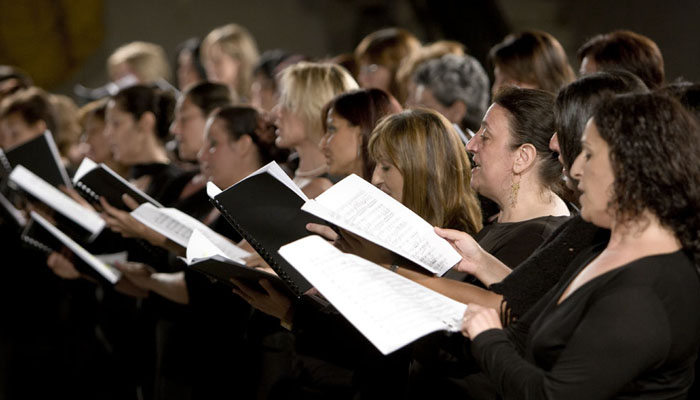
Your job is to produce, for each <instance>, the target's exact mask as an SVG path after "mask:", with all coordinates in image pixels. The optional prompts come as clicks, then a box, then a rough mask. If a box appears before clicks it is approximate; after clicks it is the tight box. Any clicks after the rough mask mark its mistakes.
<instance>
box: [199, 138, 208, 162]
mask: <svg viewBox="0 0 700 400" xmlns="http://www.w3.org/2000/svg"><path fill="white" fill-rule="evenodd" d="M208 154H209V150H208V149H207V144H206V143H205V144H204V145H203V146H202V148H200V149H199V151H198V152H197V160H199V162H200V163H203V162H205V161H207V159H209V157H208Z"/></svg>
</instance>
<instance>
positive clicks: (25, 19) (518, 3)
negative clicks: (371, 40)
mask: <svg viewBox="0 0 700 400" xmlns="http://www.w3.org/2000/svg"><path fill="white" fill-rule="evenodd" d="M229 22H236V23H239V24H242V25H244V26H246V27H247V28H248V29H249V30H250V31H251V32H252V33H253V35H254V36H255V38H256V40H257V42H258V46H259V48H260V50H261V51H262V50H266V49H272V48H283V49H285V50H288V51H293V52H299V53H303V54H307V55H309V56H311V57H323V56H328V55H335V54H338V53H342V52H348V51H351V50H352V48H353V47H354V46H355V45H356V44H357V43H358V41H359V40H360V39H361V38H362V36H364V35H365V34H367V33H369V32H371V31H373V30H375V29H379V28H382V27H386V26H401V27H404V28H407V29H409V30H411V31H412V32H414V33H415V34H416V35H417V36H418V37H419V38H420V39H421V40H423V41H426V42H427V41H433V40H436V39H443V38H447V39H455V40H458V41H461V42H462V43H464V44H465V45H466V46H467V48H468V50H469V52H470V53H471V54H472V55H474V56H476V57H477V58H479V59H480V60H481V61H482V62H484V59H485V54H486V52H487V51H488V49H489V48H490V47H491V46H492V45H493V44H495V43H497V42H498V41H500V40H501V39H502V38H503V36H504V35H505V34H507V33H508V32H514V31H519V30H523V29H530V28H536V29H542V30H545V31H548V32H550V33H552V34H553V35H555V36H556V37H557V38H558V39H559V40H560V41H561V43H562V44H563V46H564V48H565V49H566V50H567V52H568V54H569V57H570V59H571V62H572V66H573V67H574V68H575V69H578V62H577V60H576V56H575V51H576V49H577V48H578V47H579V46H580V45H581V44H582V43H583V42H584V41H585V40H586V39H587V38H589V37H591V36H592V35H594V34H596V33H602V32H607V31H611V30H613V29H622V28H624V29H631V30H634V31H637V32H639V33H642V34H644V35H646V36H649V37H650V38H652V39H653V40H655V41H656V42H657V43H658V45H659V47H660V48H661V51H662V52H663V55H664V59H665V61H666V74H667V79H668V80H674V79H676V78H678V77H684V78H686V79H690V80H696V81H698V80H700V1H697V0H666V1H658V0H586V1H582V0H579V1H571V0H562V1H556V0H430V1H429V0H393V1H376V0H355V1H351V0H258V1H241V0H238V1H236V0H229V1H222V0H0V64H13V65H17V66H20V67H21V68H23V69H24V70H26V71H27V72H29V73H30V75H31V76H32V77H33V78H34V80H35V82H36V84H37V85H39V86H42V87H44V88H46V89H48V90H51V91H55V92H58V93H63V94H69V95H70V94H72V88H73V86H74V85H75V84H76V83H81V84H83V85H86V86H89V87H95V86H100V85H102V84H104V83H105V82H106V80H107V75H106V72H105V60H106V58H107V56H108V55H109V54H110V52H111V51H112V50H114V49H115V48H116V47H117V46H119V45H120V44H123V43H125V42H129V41H133V40H146V41H152V42H155V43H159V44H161V45H162V46H164V48H165V49H166V51H167V52H168V54H169V56H170V58H171V60H172V58H173V53H174V50H175V48H176V46H177V44H178V43H180V42H182V41H184V40H185V39H187V38H189V37H192V36H199V37H203V36H204V35H206V33H207V32H208V31H209V30H211V29H212V28H214V27H216V26H220V25H223V24H226V23H229Z"/></svg>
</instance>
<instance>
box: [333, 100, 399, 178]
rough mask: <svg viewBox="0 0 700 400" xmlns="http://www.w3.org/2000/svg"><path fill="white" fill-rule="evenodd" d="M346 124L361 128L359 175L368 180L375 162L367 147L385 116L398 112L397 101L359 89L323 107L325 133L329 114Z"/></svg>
mask: <svg viewBox="0 0 700 400" xmlns="http://www.w3.org/2000/svg"><path fill="white" fill-rule="evenodd" d="M331 110H332V111H333V112H334V113H336V114H338V115H339V116H341V117H342V118H343V119H345V120H347V121H348V122H349V123H350V124H351V125H352V126H359V127H360V134H361V137H362V145H361V147H360V148H361V151H362V175H363V178H365V179H367V180H370V179H371V178H372V171H374V165H375V161H374V160H373V159H372V158H371V157H370V156H369V153H368V150H367V145H368V143H369V136H370V135H371V134H372V130H373V129H374V127H375V126H376V125H377V122H378V121H379V120H380V119H381V118H382V117H384V116H386V115H389V114H395V113H397V112H401V106H400V105H399V102H398V101H396V99H395V98H394V97H393V96H392V95H390V94H388V93H386V92H385V91H383V90H381V89H362V90H356V91H352V92H348V93H343V94H341V95H339V96H336V97H335V98H333V100H331V101H330V102H328V104H326V105H325V107H323V111H322V112H321V121H322V124H323V131H324V132H325V131H326V118H327V117H328V113H329V112H330V111H331Z"/></svg>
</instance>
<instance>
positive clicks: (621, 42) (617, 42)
mask: <svg viewBox="0 0 700 400" xmlns="http://www.w3.org/2000/svg"><path fill="white" fill-rule="evenodd" d="M584 57H588V58H589V59H591V60H593V61H594V62H595V64H596V65H597V67H598V69H599V70H604V69H609V68H617V69H624V70H627V71H630V72H632V73H633V74H635V75H637V76H638V77H640V78H641V79H642V80H643V81H644V83H645V84H646V85H647V87H649V89H656V88H657V87H659V86H661V85H662V84H663V82H664V59H663V56H662V55H661V51H660V50H659V47H658V46H657V45H656V43H654V41H653V40H651V39H649V38H648V37H646V36H642V35H640V34H638V33H634V32H631V31H626V30H618V31H613V32H610V33H605V34H601V35H597V36H594V37H593V38H591V39H589V40H588V41H587V42H586V43H584V44H583V46H581V47H580V48H579V49H578V58H579V61H583V58H584Z"/></svg>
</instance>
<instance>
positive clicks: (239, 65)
mask: <svg viewBox="0 0 700 400" xmlns="http://www.w3.org/2000/svg"><path fill="white" fill-rule="evenodd" d="M201 52H202V53H201V54H202V61H203V64H204V69H205V70H206V71H207V78H208V79H209V80H210V81H212V82H216V83H222V84H224V85H227V86H228V87H229V88H231V90H232V91H234V92H235V93H236V94H237V95H238V96H239V97H241V98H243V99H249V98H250V85H251V83H252V80H253V68H254V67H255V64H256V63H257V62H258V58H259V56H260V55H259V53H258V46H257V44H255V39H254V38H253V36H252V35H251V34H250V32H248V30H247V29H246V28H244V27H243V26H241V25H238V24H228V25H224V26H221V27H218V28H216V29H214V30H213V31H211V32H209V34H208V35H207V36H206V37H205V38H204V40H203V41H202V47H201Z"/></svg>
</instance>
